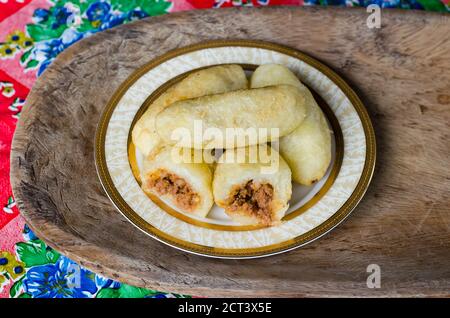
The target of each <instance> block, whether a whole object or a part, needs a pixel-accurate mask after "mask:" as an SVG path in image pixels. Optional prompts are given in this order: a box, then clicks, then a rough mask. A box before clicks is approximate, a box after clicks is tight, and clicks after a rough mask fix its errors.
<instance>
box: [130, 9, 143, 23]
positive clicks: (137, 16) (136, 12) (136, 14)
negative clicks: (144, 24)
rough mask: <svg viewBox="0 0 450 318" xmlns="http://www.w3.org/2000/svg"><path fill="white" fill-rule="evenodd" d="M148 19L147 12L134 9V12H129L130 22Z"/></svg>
mask: <svg viewBox="0 0 450 318" xmlns="http://www.w3.org/2000/svg"><path fill="white" fill-rule="evenodd" d="M146 17H148V14H147V12H145V11H142V10H139V9H134V10H131V11H130V12H128V20H130V21H135V20H139V19H143V18H146Z"/></svg>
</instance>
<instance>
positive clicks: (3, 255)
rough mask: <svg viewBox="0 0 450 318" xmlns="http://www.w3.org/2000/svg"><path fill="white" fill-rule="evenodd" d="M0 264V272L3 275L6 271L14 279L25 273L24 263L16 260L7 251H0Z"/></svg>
mask: <svg viewBox="0 0 450 318" xmlns="http://www.w3.org/2000/svg"><path fill="white" fill-rule="evenodd" d="M5 260H6V261H5ZM2 263H4V264H2ZM0 264H1V265H0V273H2V274H4V275H5V273H8V277H11V279H12V280H16V279H17V278H19V277H21V276H22V275H23V274H25V264H24V263H22V262H21V261H18V260H16V258H15V257H14V256H13V255H12V254H11V253H9V252H6V251H4V252H0ZM5 276H6V275H5ZM0 284H1V283H0Z"/></svg>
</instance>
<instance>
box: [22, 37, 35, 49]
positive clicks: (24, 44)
mask: <svg viewBox="0 0 450 318" xmlns="http://www.w3.org/2000/svg"><path fill="white" fill-rule="evenodd" d="M18 44H19V46H20V47H21V48H23V49H26V48H29V47H32V46H33V44H34V41H33V39H32V38H29V37H25V38H23V39H21V40H20V42H19V43H18Z"/></svg>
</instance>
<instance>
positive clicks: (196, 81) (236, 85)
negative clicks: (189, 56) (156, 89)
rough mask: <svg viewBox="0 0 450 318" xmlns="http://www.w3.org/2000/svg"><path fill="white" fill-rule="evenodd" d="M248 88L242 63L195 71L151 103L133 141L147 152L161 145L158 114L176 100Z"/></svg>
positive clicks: (137, 125)
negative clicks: (156, 121) (157, 125)
mask: <svg viewBox="0 0 450 318" xmlns="http://www.w3.org/2000/svg"><path fill="white" fill-rule="evenodd" d="M247 87H248V81H247V78H246V76H245V72H244V70H243V69H242V67H241V66H239V65H219V66H213V67H209V68H206V69H202V70H199V71H196V72H194V73H192V74H190V75H188V76H187V77H186V78H184V79H183V80H181V81H180V82H179V83H177V84H175V85H173V86H172V87H170V88H169V89H168V90H167V91H166V92H164V93H163V94H162V95H161V96H159V97H158V98H157V99H156V100H155V101H154V102H153V103H152V104H151V105H150V107H149V108H148V110H147V111H146V112H145V113H144V114H143V115H142V117H141V118H140V119H139V120H138V122H137V123H136V125H135V126H134V128H133V131H132V140H133V143H134V144H135V146H136V147H137V148H138V149H139V150H140V151H141V152H142V153H143V154H144V155H148V154H150V152H151V151H152V150H154V149H155V148H157V146H159V145H161V139H160V138H159V136H158V134H157V133H156V127H155V118H156V115H157V114H158V113H159V112H161V111H162V110H163V109H165V108H166V107H167V106H169V105H170V104H172V103H174V102H176V101H180V100H185V99H189V98H194V97H199V96H204V95H209V94H218V93H223V92H228V91H233V90H238V89H244V88H247Z"/></svg>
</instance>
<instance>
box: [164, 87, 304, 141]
mask: <svg viewBox="0 0 450 318" xmlns="http://www.w3.org/2000/svg"><path fill="white" fill-rule="evenodd" d="M305 114H306V109H305V97H304V95H303V93H302V92H301V91H300V90H298V89H297V88H295V87H293V86H291V85H275V86H268V87H264V88H257V89H246V90H239V91H233V92H228V93H222V94H215V95H209V96H202V97H198V98H193V99H189V100H183V101H179V102H175V103H173V104H171V105H170V106H169V107H167V108H166V109H164V110H163V111H162V112H160V113H159V114H158V116H157V118H156V128H157V132H158V134H159V136H160V137H161V139H162V140H163V141H164V142H166V143H168V144H176V145H177V146H179V147H192V148H197V149H205V148H206V149H210V148H211V149H213V148H218V149H229V148H235V147H237V146H240V147H243V146H251V145H255V144H259V143H263V142H267V141H272V140H276V139H278V138H279V137H280V136H285V135H287V134H289V133H291V132H292V131H293V130H294V129H296V128H297V127H298V126H299V125H300V124H301V122H302V121H303V119H304V117H305ZM196 125H197V127H198V125H200V127H201V128H200V129H201V131H200V132H201V134H200V135H199V134H198V131H199V130H198V129H196ZM261 129H262V130H261ZM264 129H266V130H267V131H266V133H264V132H263V130H264ZM249 131H250V132H254V131H257V132H258V138H247V136H248V135H249ZM210 132H215V134H210ZM230 132H231V133H232V134H235V137H236V138H228V137H227V134H229V133H230ZM216 133H217V134H216ZM220 137H223V138H220ZM235 140H240V141H243V143H242V144H236V142H235Z"/></svg>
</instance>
